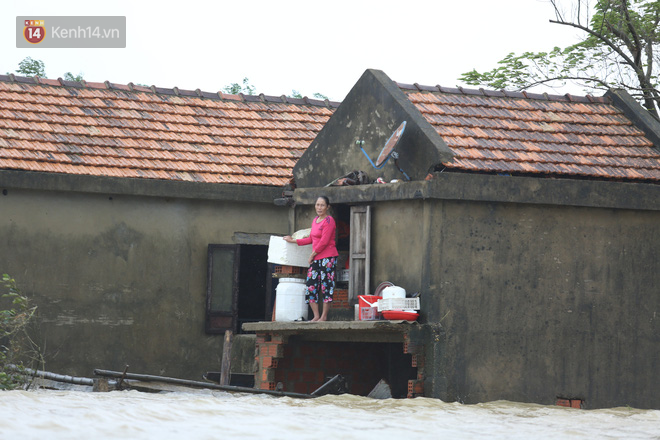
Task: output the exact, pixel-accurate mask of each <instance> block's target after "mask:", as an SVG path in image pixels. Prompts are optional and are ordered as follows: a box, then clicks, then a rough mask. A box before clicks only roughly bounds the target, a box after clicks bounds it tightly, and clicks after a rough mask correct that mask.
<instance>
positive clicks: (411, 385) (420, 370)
mask: <svg viewBox="0 0 660 440" xmlns="http://www.w3.org/2000/svg"><path fill="white" fill-rule="evenodd" d="M403 352H404V353H406V354H411V355H412V365H411V366H413V367H416V368H417V379H412V380H409V381H408V398H413V397H422V396H424V362H425V358H424V353H423V346H421V345H418V344H415V343H414V342H411V340H410V335H409V334H408V333H406V334H405V335H404V336H403Z"/></svg>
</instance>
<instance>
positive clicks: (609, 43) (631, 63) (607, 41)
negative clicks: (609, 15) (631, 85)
mask: <svg viewBox="0 0 660 440" xmlns="http://www.w3.org/2000/svg"><path fill="white" fill-rule="evenodd" d="M550 23H555V24H562V25H564V26H571V27H574V28H577V29H580V30H581V31H584V32H586V33H588V34H589V35H592V36H594V37H596V38H598V39H599V40H601V41H602V42H603V43H605V44H606V45H607V46H609V47H610V49H612V50H613V51H614V52H616V53H617V54H618V55H619V56H620V57H621V58H623V60H624V61H625V62H626V64H628V65H629V66H630V67H632V68H633V69H634V70H635V72H638V71H639V68H638V67H637V66H636V65H635V62H634V61H633V60H631V59H630V57H629V56H628V55H626V54H625V53H624V52H623V51H622V50H621V49H619V47H618V46H617V45H615V44H614V42H613V41H612V40H610V39H609V38H607V37H606V36H604V35H602V34H599V33H597V32H595V31H593V30H591V29H589V28H588V27H585V26H582V25H580V24H576V23H571V22H566V21H557V20H550Z"/></svg>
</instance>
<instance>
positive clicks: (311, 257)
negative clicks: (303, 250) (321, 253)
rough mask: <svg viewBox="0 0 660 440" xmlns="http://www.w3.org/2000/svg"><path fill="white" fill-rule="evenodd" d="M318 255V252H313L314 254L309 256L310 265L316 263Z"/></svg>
mask: <svg viewBox="0 0 660 440" xmlns="http://www.w3.org/2000/svg"><path fill="white" fill-rule="evenodd" d="M316 255H317V253H316V252H312V254H311V255H310V256H309V265H311V264H312V261H314V257H316Z"/></svg>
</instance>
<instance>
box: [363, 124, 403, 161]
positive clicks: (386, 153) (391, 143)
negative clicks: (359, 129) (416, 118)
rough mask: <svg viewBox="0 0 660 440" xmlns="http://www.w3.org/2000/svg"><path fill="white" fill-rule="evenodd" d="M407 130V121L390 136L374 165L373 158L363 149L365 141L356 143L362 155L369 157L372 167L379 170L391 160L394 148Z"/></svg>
mask: <svg viewBox="0 0 660 440" xmlns="http://www.w3.org/2000/svg"><path fill="white" fill-rule="evenodd" d="M405 129H406V121H403V122H402V123H401V125H399V128H397V129H396V130H394V132H393V133H392V134H391V135H390V138H389V139H388V140H387V142H385V146H384V147H383V149H382V150H380V154H379V155H378V159H376V163H374V162H373V161H372V160H371V157H369V155H368V154H367V152H366V151H364V148H362V145H364V141H357V142H356V143H357V144H358V145H360V149H361V150H362V153H363V154H364V155H365V156H367V159H368V160H369V163H370V164H371V166H372V167H374V168H375V169H377V170H379V169H381V168H383V166H384V165H385V164H386V163H387V160H388V159H389V158H390V156H393V153H394V147H396V144H397V143H398V142H399V139H401V136H402V135H403V131H404V130H405ZM395 159H396V157H395Z"/></svg>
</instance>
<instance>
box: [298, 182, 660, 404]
mask: <svg viewBox="0 0 660 440" xmlns="http://www.w3.org/2000/svg"><path fill="white" fill-rule="evenodd" d="M316 192H318V190H317V189H314V188H309V189H299V190H296V200H297V201H298V202H299V204H301V205H302V204H309V203H310V202H311V201H312V200H313V199H314V197H315V193H316ZM327 193H328V195H329V196H330V197H331V199H332V200H333V201H334V203H345V204H352V203H357V204H362V203H364V204H370V205H371V206H372V219H373V221H372V231H373V232H372V261H371V264H372V266H371V267H372V272H371V273H372V279H371V284H372V286H374V287H375V286H376V285H377V284H378V283H379V282H381V281H384V280H389V281H392V282H394V283H395V284H398V285H401V286H403V287H404V288H406V289H407V290H408V291H409V292H415V291H418V290H419V291H420V292H421V294H422V295H421V304H422V316H421V318H420V321H421V322H423V323H427V324H431V326H430V329H429V335H428V336H427V337H426V343H427V347H426V361H427V363H426V384H425V393H426V394H427V395H429V396H433V397H438V398H442V399H444V400H458V401H462V402H466V403H476V402H483V401H491V400H498V399H508V400H513V401H525V402H536V403H544V404H554V403H555V402H556V401H557V398H558V397H564V398H577V399H583V400H584V401H585V402H584V404H585V407H587V408H596V407H612V406H621V405H631V406H633V407H638V408H660V395H659V394H658V393H657V386H656V383H657V372H658V371H660V323H659V318H660V316H658V314H659V312H660V295H659V294H658V286H660V258H659V257H660V255H659V249H660V186H658V185H644V184H627V183H616V182H595V181H572V180H568V179H567V180H556V179H534V178H515V177H504V176H479V175H465V174H439V175H437V176H436V179H435V180H434V181H431V182H412V183H404V184H398V185H366V186H361V187H345V188H330V189H328V191H327Z"/></svg>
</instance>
